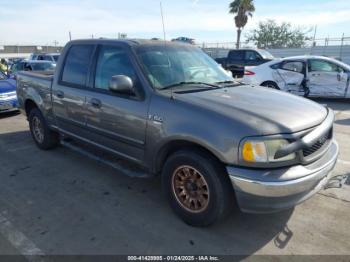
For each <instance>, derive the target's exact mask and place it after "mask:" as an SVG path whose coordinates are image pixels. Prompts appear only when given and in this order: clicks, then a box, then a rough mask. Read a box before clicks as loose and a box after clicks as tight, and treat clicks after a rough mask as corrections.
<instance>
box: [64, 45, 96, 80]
mask: <svg viewBox="0 0 350 262" xmlns="http://www.w3.org/2000/svg"><path fill="white" fill-rule="evenodd" d="M92 52H93V46H92V45H74V46H72V47H71V48H70V49H69V51H68V54H67V57H66V62H65V64H64V68H63V73H62V81H63V82H64V83H66V84H70V85H76V86H85V84H86V79H87V75H88V71H89V66H90V58H91V55H92Z"/></svg>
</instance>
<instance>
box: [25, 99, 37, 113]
mask: <svg viewBox="0 0 350 262" xmlns="http://www.w3.org/2000/svg"><path fill="white" fill-rule="evenodd" d="M37 107H38V106H37V105H36V104H35V102H34V101H33V100H30V99H28V100H26V102H25V104H24V108H25V111H26V115H27V116H29V114H30V111H32V109H33V108H37Z"/></svg>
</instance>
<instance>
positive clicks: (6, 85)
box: [0, 79, 16, 94]
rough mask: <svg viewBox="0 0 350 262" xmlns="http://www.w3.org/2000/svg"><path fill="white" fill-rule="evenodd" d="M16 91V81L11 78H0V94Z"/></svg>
mask: <svg viewBox="0 0 350 262" xmlns="http://www.w3.org/2000/svg"><path fill="white" fill-rule="evenodd" d="M13 91H16V81H15V80H12V79H6V80H0V94H1V93H8V92H13Z"/></svg>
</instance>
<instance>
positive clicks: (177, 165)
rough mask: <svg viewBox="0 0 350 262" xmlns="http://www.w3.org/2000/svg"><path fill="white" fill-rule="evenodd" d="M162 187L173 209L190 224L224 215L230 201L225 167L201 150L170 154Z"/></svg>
mask: <svg viewBox="0 0 350 262" xmlns="http://www.w3.org/2000/svg"><path fill="white" fill-rule="evenodd" d="M162 186H163V190H164V192H165V194H166V196H167V198H168V200H169V203H170V205H171V207H172V209H173V210H174V212H175V213H176V214H177V215H178V216H179V217H180V218H182V220H184V221H185V222H186V223H187V224H189V225H192V226H208V225H211V224H213V223H214V222H216V221H218V220H220V219H222V218H224V217H225V216H226V215H228V214H229V213H230V211H231V207H232V206H233V203H234V196H233V188H232V185H231V183H230V180H229V178H228V176H227V174H226V172H225V170H224V169H223V168H221V165H220V164H219V163H217V161H216V160H215V159H213V158H212V157H211V156H208V155H206V154H203V153H201V152H191V151H179V152H177V153H174V154H173V155H171V156H170V157H169V158H168V159H167V161H166V163H165V165H164V168H163V174H162Z"/></svg>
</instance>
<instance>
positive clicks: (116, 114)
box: [86, 45, 148, 162]
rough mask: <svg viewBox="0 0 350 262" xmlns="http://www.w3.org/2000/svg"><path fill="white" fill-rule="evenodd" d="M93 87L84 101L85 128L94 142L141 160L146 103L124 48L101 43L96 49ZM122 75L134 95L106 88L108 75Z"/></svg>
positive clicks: (143, 144) (109, 77)
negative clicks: (85, 111)
mask: <svg viewBox="0 0 350 262" xmlns="http://www.w3.org/2000/svg"><path fill="white" fill-rule="evenodd" d="M95 68H96V69H95V77H94V84H93V90H92V91H89V93H88V95H87V97H86V101H87V129H88V130H89V131H90V138H91V140H93V141H94V142H95V143H97V144H99V145H101V146H102V147H104V148H107V149H109V150H110V151H112V152H114V153H116V154H118V155H121V156H123V157H126V158H129V159H131V160H134V161H136V162H142V160H143V158H144V149H145V135H146V121H147V111H148V102H147V100H146V99H145V98H144V97H142V95H141V93H142V87H141V86H140V85H141V84H140V81H139V80H138V77H137V74H136V72H135V70H134V68H135V64H134V63H133V62H132V59H131V58H130V53H129V51H128V50H127V49H124V47H120V46H116V45H102V46H100V47H99V48H98V54H97V61H96V65H95ZM115 75H125V76H128V77H130V78H131V79H132V81H133V83H134V89H135V93H134V94H129V95H127V94H119V93H115V92H112V91H110V90H109V82H110V80H111V79H112V76H115Z"/></svg>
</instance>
